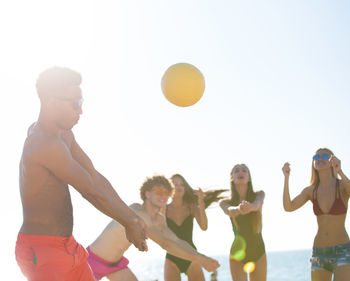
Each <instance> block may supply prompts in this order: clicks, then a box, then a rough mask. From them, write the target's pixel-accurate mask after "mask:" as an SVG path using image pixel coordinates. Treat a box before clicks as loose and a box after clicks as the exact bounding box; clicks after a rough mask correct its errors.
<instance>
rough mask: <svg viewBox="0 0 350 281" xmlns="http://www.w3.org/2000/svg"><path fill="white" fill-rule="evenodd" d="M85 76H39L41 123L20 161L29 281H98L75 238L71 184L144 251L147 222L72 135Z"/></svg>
mask: <svg viewBox="0 0 350 281" xmlns="http://www.w3.org/2000/svg"><path fill="white" fill-rule="evenodd" d="M80 83H81V76H80V74H79V73H77V72H75V71H73V70H70V69H68V68H60V67H54V68H50V69H48V70H46V71H44V72H43V73H41V74H40V76H39V78H38V80H37V84H36V87H37V92H38V96H39V99H40V103H41V109H40V114H39V118H38V120H37V122H36V123H34V124H33V125H32V126H30V128H29V129H28V134H27V138H26V140H25V143H24V148H23V153H22V158H21V162H20V167H19V168H20V171H19V179H20V193H21V199H22V206H23V224H22V227H21V229H20V232H19V234H18V238H17V243H16V260H17V262H18V265H19V267H20V268H21V270H22V272H23V274H24V275H25V276H26V277H27V278H28V280H30V281H44V280H45V281H51V280H57V281H63V280H64V281H73V280H74V281H77V280H84V281H90V280H94V278H93V275H92V272H91V269H90V267H89V265H88V263H87V261H86V259H87V256H88V254H87V252H86V250H85V249H84V248H83V247H82V246H81V245H80V244H78V243H77V242H76V241H75V240H74V237H73V236H72V231H73V210H72V203H71V198H70V193H69V189H68V184H69V185H71V186H72V187H74V188H75V189H76V190H77V191H78V192H79V193H80V194H81V195H82V196H83V197H84V198H85V199H86V200H88V201H89V202H90V203H91V204H92V205H94V206H95V207H96V208H97V209H98V210H100V211H101V212H103V213H104V214H106V215H108V216H109V217H111V218H113V219H114V220H116V221H118V222H119V223H120V224H122V225H123V226H124V228H125V230H126V236H127V240H128V241H130V243H133V244H134V245H135V246H136V247H137V248H138V249H139V250H142V251H143V250H146V249H147V245H146V242H145V232H144V226H145V225H144V222H143V221H142V219H140V218H139V217H138V216H137V215H136V214H135V213H134V211H132V210H131V209H130V208H129V207H128V206H127V205H126V204H125V203H124V202H123V201H122V200H121V199H120V197H119V196H118V194H117V193H116V192H115V190H114V189H113V187H112V186H111V184H110V183H109V182H108V180H107V179H106V178H104V177H103V176H102V175H101V174H100V173H99V172H97V171H96V170H95V168H94V166H93V164H92V162H91V161H90V159H89V158H88V156H87V155H86V154H85V153H84V151H83V150H82V149H81V148H80V146H79V145H78V143H77V142H76V140H75V138H74V135H73V133H72V131H71V129H72V128H73V126H74V125H75V124H76V123H77V122H78V120H79V116H80V115H81V114H82V101H83V99H82V92H81V89H80Z"/></svg>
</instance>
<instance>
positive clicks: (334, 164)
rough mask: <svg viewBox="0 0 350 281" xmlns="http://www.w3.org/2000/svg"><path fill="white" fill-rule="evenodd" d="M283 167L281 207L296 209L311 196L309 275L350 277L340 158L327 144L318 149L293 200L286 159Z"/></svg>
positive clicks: (324, 279)
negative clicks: (307, 177) (312, 232)
mask: <svg viewBox="0 0 350 281" xmlns="http://www.w3.org/2000/svg"><path fill="white" fill-rule="evenodd" d="M282 171H283V174H284V191H283V206H284V209H285V210H286V211H287V212H292V211H295V210H297V209H299V208H300V207H301V206H303V205H304V204H305V203H306V202H307V201H308V200H310V201H311V202H312V203H313V210H314V214H315V215H316V217H317V224H318V231H317V234H316V237H315V239H314V246H313V251H312V257H311V260H310V261H311V279H312V280H317V281H330V280H332V275H333V278H334V279H333V280H334V281H345V280H347V281H348V280H350V240H349V236H348V234H347V232H346V230H345V218H346V212H347V207H348V200H349V196H350V181H349V179H348V178H347V177H346V176H345V174H344V173H343V171H342V170H341V165H340V161H339V159H338V158H336V157H335V156H334V154H333V152H332V151H330V150H329V149H327V148H320V149H318V150H317V151H316V154H315V155H314V156H313V161H312V174H311V184H310V186H308V187H306V188H304V190H303V191H302V192H301V193H300V194H299V195H298V196H296V197H295V198H294V199H293V200H291V199H290V195H289V174H290V168H289V163H285V164H284V166H283V168H282ZM337 175H339V176H340V178H341V179H338V176H337Z"/></svg>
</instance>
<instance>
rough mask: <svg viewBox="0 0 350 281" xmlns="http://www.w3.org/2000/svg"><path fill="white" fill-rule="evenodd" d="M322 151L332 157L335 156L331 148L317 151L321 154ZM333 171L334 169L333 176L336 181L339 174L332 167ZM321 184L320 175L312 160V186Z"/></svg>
mask: <svg viewBox="0 0 350 281" xmlns="http://www.w3.org/2000/svg"><path fill="white" fill-rule="evenodd" d="M320 150H326V151H327V152H328V153H329V154H330V155H331V156H332V155H334V153H333V152H332V150H330V149H329V148H319V149H317V151H316V153H317V152H319V151H320ZM331 169H332V176H333V177H334V178H335V179H337V178H338V176H337V172H336V171H335V169H334V167H331ZM319 183H320V175H319V174H318V171H317V170H316V169H315V165H314V160H312V163H311V179H310V184H311V185H313V186H316V185H318V184H319Z"/></svg>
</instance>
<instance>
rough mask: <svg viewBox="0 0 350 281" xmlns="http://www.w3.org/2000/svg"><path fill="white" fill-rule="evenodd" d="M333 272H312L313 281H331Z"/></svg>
mask: <svg viewBox="0 0 350 281" xmlns="http://www.w3.org/2000/svg"><path fill="white" fill-rule="evenodd" d="M331 280H332V272H329V271H327V270H312V271H311V281H331Z"/></svg>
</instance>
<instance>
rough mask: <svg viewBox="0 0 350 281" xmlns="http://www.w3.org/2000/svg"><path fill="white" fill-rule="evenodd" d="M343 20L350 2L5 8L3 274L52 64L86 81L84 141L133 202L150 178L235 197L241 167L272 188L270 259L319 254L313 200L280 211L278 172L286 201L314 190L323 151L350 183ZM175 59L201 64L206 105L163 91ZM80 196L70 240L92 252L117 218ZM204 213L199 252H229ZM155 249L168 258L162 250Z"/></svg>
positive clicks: (221, 221) (67, 1)
mask: <svg viewBox="0 0 350 281" xmlns="http://www.w3.org/2000/svg"><path fill="white" fill-rule="evenodd" d="M349 13H350V2H348V1H345V0H344V1H323V0H314V1H311V0H308V1H304V0H303V1H302V0H295V1H280V0H275V1H272V0H271V1H257V0H256V1H253V0H252V1H223V0H217V1H209V0H198V1H190V0H178V1H170V0H157V1H156V0H149V1H143V0H139V1H132V0H125V1H117V0H111V1H105V0H99V1H89V0H84V1H75V0H60V1H48V0H42V1H37V0H35V1H25V0H23V1H18V0H13V1H2V2H1V3H0V36H1V45H0V77H1V83H0V93H1V101H2V102H1V110H0V118H1V120H2V122H1V127H2V132H3V133H2V139H1V144H2V145H1V148H0V151H1V155H2V159H3V161H1V164H0V165H1V171H2V182H3V187H2V190H3V203H2V204H1V207H0V208H1V210H0V214H1V219H2V222H3V225H5V226H6V228H3V229H5V230H3V231H2V234H1V237H2V238H3V241H7V242H5V243H2V246H1V251H2V254H1V257H0V261H1V264H9V267H8V268H7V269H6V270H7V271H6V272H5V276H6V274H8V275H12V276H14V275H15V274H18V272H19V270H18V269H17V267H16V264H15V260H14V254H13V252H14V243H15V240H16V235H17V232H18V229H19V227H20V225H21V220H22V210H21V204H20V198H19V191H18V163H19V158H20V154H21V150H22V145H23V141H24V139H25V135H26V130H27V128H28V126H29V125H30V124H31V123H32V122H34V121H35V120H36V118H37V115H38V111H39V101H38V98H37V96H36V92H35V80H36V78H37V76H38V74H39V73H40V72H41V71H42V70H44V69H45V68H47V67H51V66H54V65H58V66H67V67H70V68H73V69H75V70H77V71H79V72H80V73H81V74H82V76H83V84H82V89H83V94H84V98H85V103H84V107H83V110H84V114H83V116H82V118H81V119H80V122H79V124H78V125H77V126H76V127H75V128H74V133H75V136H76V139H77V141H78V142H79V143H80V145H81V146H82V147H83V149H84V150H85V151H86V152H87V154H88V155H89V156H90V158H91V159H92V160H93V162H94V164H95V166H96V168H97V169H98V170H99V171H100V172H101V173H102V174H104V175H105V176H106V177H107V178H108V179H109V180H110V182H111V183H112V184H113V185H114V187H115V188H116V190H117V191H118V193H119V194H120V196H121V197H122V198H123V199H124V200H125V201H126V202H127V203H132V202H140V199H139V193H138V189H139V186H140V185H141V183H142V181H143V180H144V179H145V177H147V176H151V175H153V174H154V173H160V174H164V175H166V176H171V175H172V174H173V173H180V174H182V175H183V176H184V177H185V178H186V179H187V180H188V182H189V183H190V184H191V185H192V186H193V187H198V186H200V187H202V188H204V189H208V188H229V173H230V170H231V168H232V166H233V165H234V164H236V163H246V164H247V165H248V167H249V168H250V170H251V174H252V179H253V185H254V188H255V189H256V190H259V189H263V190H264V191H265V193H266V199H265V204H264V209H263V223H264V226H263V236H264V239H265V244H266V248H267V251H276V250H289V249H309V248H311V247H312V243H313V237H314V235H315V233H316V230H317V226H316V219H315V216H314V215H313V213H312V208H311V204H310V203H307V204H306V205H305V206H304V207H303V208H301V209H300V210H298V211H296V212H294V213H286V212H284V211H283V207H282V188H283V175H282V172H281V167H282V165H283V164H284V162H286V161H289V162H290V163H291V169H292V174H291V188H290V189H291V195H292V196H295V195H296V194H298V193H299V192H300V191H301V190H302V188H304V187H305V186H307V185H308V183H309V180H310V175H311V157H312V155H313V154H314V152H315V150H316V149H317V148H319V147H329V148H330V149H332V150H333V151H334V152H335V154H336V155H337V156H338V158H340V159H341V160H342V167H343V170H344V172H345V173H346V174H348V176H349V175H350V173H349V171H350V149H349V129H348V124H349V123H350V122H349V121H350V117H349V109H348V108H349V104H350V103H349V102H350V98H349V94H350V84H349V81H350V53H349V50H350V36H349V27H350V19H349V17H348V15H349ZM178 62H188V63H191V64H193V65H195V66H196V67H198V68H199V69H200V70H201V72H202V73H203V75H204V76H205V79H206V90H205V93H204V95H203V97H202V99H201V100H200V101H199V102H198V103H197V104H195V105H194V106H191V107H188V108H180V107H176V106H174V105H172V104H170V103H169V102H168V101H167V100H166V99H165V98H164V96H163V95H162V92H161V89H160V81H161V77H162V75H163V73H164V71H165V70H166V69H167V68H168V67H169V66H170V65H172V64H175V63H178ZM72 198H73V205H74V215H75V226H74V235H75V237H76V238H77V240H79V241H80V242H81V243H82V244H83V245H86V246H87V245H88V244H89V243H90V242H91V241H92V240H93V239H95V238H96V236H97V235H98V234H99V233H100V231H101V230H102V229H103V227H104V226H105V225H106V224H107V222H108V221H109V219H108V218H106V217H105V216H104V215H102V214H100V213H99V212H98V211H97V210H95V209H94V208H93V207H92V206H91V205H89V204H88V203H87V202H85V201H84V200H83V199H82V198H81V196H80V195H79V194H77V193H76V192H75V191H74V190H73V189H72ZM207 213H208V217H209V229H208V231H206V232H202V231H199V230H198V227H196V228H195V233H194V242H195V244H196V246H197V248H198V249H199V250H200V251H201V252H203V253H205V254H227V253H228V251H229V248H230V245H231V243H232V240H233V233H232V230H231V226H230V223H229V220H228V218H227V217H226V216H224V214H223V213H222V212H221V210H220V209H219V208H218V207H217V206H216V207H215V205H214V207H213V208H210V209H209V210H208V212H207ZM346 225H347V227H348V228H349V220H347V222H346ZM3 247H4V248H3ZM149 254H152V255H163V253H162V251H161V250H160V249H159V248H157V247H156V246H152V247H151V250H150V253H149ZM133 255H138V253H137V251H135V250H133V249H131V250H130V252H129V254H127V256H129V257H130V256H133ZM19 278H20V277H19ZM13 280H15V279H13ZM16 280H19V279H16Z"/></svg>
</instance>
